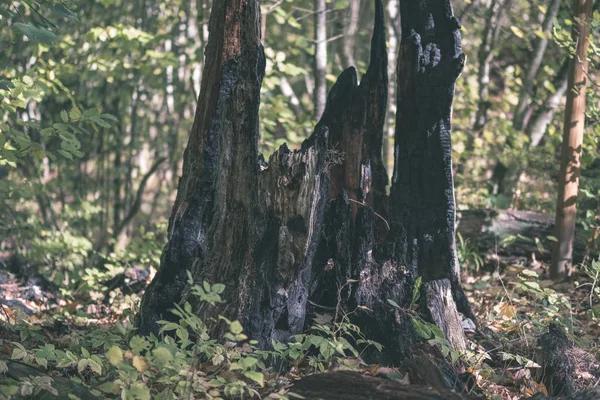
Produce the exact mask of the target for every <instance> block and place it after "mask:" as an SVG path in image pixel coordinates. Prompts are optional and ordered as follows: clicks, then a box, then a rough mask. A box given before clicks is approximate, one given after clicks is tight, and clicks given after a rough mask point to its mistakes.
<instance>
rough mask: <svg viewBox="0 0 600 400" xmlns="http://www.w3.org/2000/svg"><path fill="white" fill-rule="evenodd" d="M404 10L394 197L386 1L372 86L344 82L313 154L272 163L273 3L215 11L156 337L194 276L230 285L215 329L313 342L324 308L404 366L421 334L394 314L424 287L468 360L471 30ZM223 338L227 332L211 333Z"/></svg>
mask: <svg viewBox="0 0 600 400" xmlns="http://www.w3.org/2000/svg"><path fill="white" fill-rule="evenodd" d="M400 4H401V12H402V29H403V39H402V43H401V50H400V56H399V59H398V73H399V77H398V80H399V87H398V114H397V121H398V122H397V124H396V126H397V128H396V138H395V140H396V144H395V146H396V155H395V168H394V179H393V183H392V187H391V196H390V197H388V196H387V194H386V186H387V184H388V178H387V173H386V170H385V167H384V165H383V161H382V141H383V125H384V119H385V114H386V102H387V89H388V74H387V52H386V47H385V27H384V21H383V18H384V11H383V5H382V1H381V0H375V5H376V15H375V27H374V32H373V39H372V43H371V46H372V47H371V60H370V65H369V68H368V70H367V72H366V73H365V75H364V76H363V78H362V81H361V82H360V84H359V83H358V82H357V73H356V70H355V69H354V67H350V68H348V69H347V70H345V71H344V72H343V73H342V74H341V76H340V77H339V79H338V81H337V82H336V84H335V85H334V86H333V88H332V89H331V92H330V93H329V97H328V99H327V104H326V107H325V110H324V112H323V116H322V118H321V120H320V121H319V123H318V124H317V126H316V128H315V131H314V133H313V134H312V135H311V136H310V137H309V138H308V139H307V140H306V141H305V142H304V143H303V145H302V148H301V149H300V150H299V151H294V152H292V151H290V150H289V149H288V148H287V147H286V146H285V145H283V146H282V147H281V148H280V149H279V150H277V151H276V152H275V153H274V154H273V155H272V156H271V157H270V158H269V161H268V164H266V163H265V162H264V161H262V157H261V156H258V148H257V142H258V123H257V122H258V117H257V115H258V106H259V90H260V84H261V80H262V76H263V71H264V63H265V61H264V56H263V50H262V46H261V44H260V37H259V35H260V26H259V25H260V13H259V5H258V1H257V0H228V1H222V2H221V1H219V2H214V4H213V11H212V14H211V19H210V32H211V36H210V39H209V43H208V46H207V49H206V63H205V66H206V67H205V71H204V74H203V82H202V89H201V94H200V98H199V102H198V109H197V112H196V120H195V122H194V126H193V129H192V132H191V135H190V140H189V143H188V147H187V149H186V152H185V157H184V168H183V176H182V178H181V181H180V184H179V191H178V195H177V200H176V203H175V207H174V209H173V213H172V216H171V219H170V223H169V241H168V244H167V246H166V247H165V249H164V251H163V255H162V259H161V267H160V269H159V271H158V273H157V275H156V277H155V278H154V280H153V282H152V283H151V285H150V286H149V287H148V290H147V292H146V294H145V295H144V298H143V300H142V306H141V311H140V314H139V328H140V332H141V333H142V334H147V333H150V332H156V331H157V330H158V328H159V326H158V324H157V321H158V320H160V319H172V318H173V316H172V315H170V313H169V309H171V308H172V307H173V304H174V303H182V302H185V301H187V300H189V301H193V299H191V298H190V296H189V293H190V287H189V284H188V283H187V277H186V270H189V271H190V272H191V273H192V275H193V277H194V279H195V281H196V282H202V281H204V280H206V281H208V282H211V283H224V284H226V285H227V289H226V291H225V293H224V300H225V302H224V303H222V304H219V305H217V306H216V307H212V306H206V305H202V304H200V305H196V306H197V309H198V312H199V313H200V315H202V317H203V318H205V319H206V318H210V317H216V316H217V315H224V316H226V317H228V318H230V319H238V320H239V321H240V322H241V323H242V324H243V326H244V327H245V332H246V333H247V334H248V336H250V337H251V338H253V339H255V340H257V341H258V342H259V344H260V346H263V347H268V346H270V344H271V341H272V339H276V340H285V339H287V338H288V337H289V336H291V335H294V334H297V333H299V332H301V331H302V330H303V329H304V328H305V325H306V324H308V323H310V321H308V320H307V313H308V312H309V311H310V310H309V308H310V307H311V304H319V305H321V306H335V305H337V304H338V303H339V302H341V304H340V305H341V307H342V308H343V309H345V310H348V311H353V310H356V311H357V312H356V313H355V315H356V322H357V323H359V324H360V325H361V327H362V328H363V329H364V330H365V331H367V334H368V335H370V336H371V337H373V338H374V339H375V340H378V341H380V342H382V343H383V344H384V345H385V346H386V347H387V349H386V352H385V354H386V356H387V357H389V359H390V360H394V361H398V359H399V358H401V357H406V356H408V355H409V354H410V353H411V351H412V348H413V343H414V341H415V339H416V337H417V335H416V334H415V332H414V329H413V325H412V323H411V320H410V317H409V316H408V314H407V313H406V312H405V311H403V310H402V309H396V308H393V307H392V306H391V305H390V303H389V302H388V300H393V301H394V302H395V303H397V304H399V305H400V306H401V307H405V306H408V305H409V304H410V302H411V299H412V294H413V290H414V283H415V281H416V279H417V277H419V276H421V277H422V278H423V285H424V287H423V289H422V290H421V293H423V294H424V295H423V296H422V297H423V300H422V304H421V311H423V314H424V315H425V316H426V317H427V318H429V319H430V320H432V321H433V322H435V323H436V324H437V325H438V326H439V327H440V328H441V329H442V331H443V332H444V333H445V335H446V337H447V338H448V339H449V340H450V341H451V343H452V344H453V345H454V346H455V347H457V348H463V347H464V346H465V341H464V335H463V331H462V326H461V320H460V316H459V313H458V311H457V307H456V303H455V300H454V299H456V300H457V301H458V306H459V307H458V309H459V310H460V311H461V312H463V313H464V314H466V315H468V316H470V317H472V313H471V311H470V308H469V304H468V303H467V301H466V298H465V296H464V294H463V292H462V289H461V286H460V282H459V280H458V265H457V263H456V252H455V238H454V219H455V207H454V187H453V181H452V166H451V148H450V114H451V105H452V99H453V95H454V82H455V80H456V78H457V77H458V75H459V73H460V71H461V69H462V66H463V62H464V55H463V54H462V52H461V45H460V33H459V23H458V21H457V20H456V18H454V16H453V14H452V8H451V5H450V2H449V0H418V1H417V0H402V1H401V2H400ZM352 282H354V283H352ZM342 287H343V290H342V289H341V288H342ZM309 299H311V300H312V301H311V302H310V303H309ZM357 306H364V307H365V308H360V309H357ZM319 311H321V310H319ZM223 329H225V326H224V325H216V326H213V328H212V333H213V334H216V335H218V334H220V333H222V332H223Z"/></svg>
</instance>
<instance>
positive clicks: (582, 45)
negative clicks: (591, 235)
mask: <svg viewBox="0 0 600 400" xmlns="http://www.w3.org/2000/svg"><path fill="white" fill-rule="evenodd" d="M592 3H593V2H592V1H591V0H578V1H576V2H575V3H574V9H575V12H576V15H577V21H578V22H577V25H574V26H573V40H574V41H575V42H576V43H577V47H576V50H575V55H574V56H573V57H572V58H571V61H570V63H569V64H570V65H569V84H568V89H569V90H568V91H567V105H566V109H565V110H566V111H565V126H564V133H563V145H562V152H561V163H560V175H559V177H560V181H559V186H558V201H557V203H556V235H557V237H558V242H557V243H556V246H555V248H554V253H553V255H552V265H551V268H550V273H551V276H552V278H554V279H558V278H562V277H564V276H570V275H571V273H572V272H573V271H572V265H573V242H574V239H575V218H576V215H577V195H578V192H579V175H580V169H581V153H582V148H581V147H582V145H583V133H584V129H585V103H586V89H587V86H588V80H589V74H588V69H589V61H588V47H589V45H590V39H589V35H590V28H589V24H590V22H589V18H590V17H591V15H592Z"/></svg>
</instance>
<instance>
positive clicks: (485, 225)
mask: <svg viewBox="0 0 600 400" xmlns="http://www.w3.org/2000/svg"><path fill="white" fill-rule="evenodd" d="M456 229H457V232H458V233H460V234H461V235H462V237H463V238H464V239H468V240H469V242H470V243H471V245H473V246H475V247H476V248H477V249H478V250H479V251H481V252H486V253H488V254H496V253H497V254H498V255H499V256H508V255H510V256H522V257H528V258H529V257H531V255H532V254H535V257H536V259H537V260H540V261H549V260H550V258H551V253H552V246H553V245H554V238H553V237H554V236H555V235H556V233H555V228H554V216H552V215H544V214H537V213H534V212H531V211H517V210H493V209H484V210H467V211H459V212H457V227H456ZM587 237H588V232H586V231H585V230H583V227H581V226H580V227H579V229H577V230H576V234H575V246H574V250H573V259H574V262H575V263H578V262H581V261H582V260H583V259H584V257H585V256H588V255H589V256H591V257H597V256H598V249H593V248H592V249H591V251H589V254H587V253H586V252H588V249H587V246H586V241H587Z"/></svg>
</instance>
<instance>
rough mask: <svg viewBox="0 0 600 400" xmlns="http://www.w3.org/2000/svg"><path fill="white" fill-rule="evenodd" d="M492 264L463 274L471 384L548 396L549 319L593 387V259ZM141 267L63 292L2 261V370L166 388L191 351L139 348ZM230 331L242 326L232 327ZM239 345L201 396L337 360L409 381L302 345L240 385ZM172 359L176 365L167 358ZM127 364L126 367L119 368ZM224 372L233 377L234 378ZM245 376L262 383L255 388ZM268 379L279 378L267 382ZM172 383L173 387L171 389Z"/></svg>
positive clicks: (596, 343)
mask: <svg viewBox="0 0 600 400" xmlns="http://www.w3.org/2000/svg"><path fill="white" fill-rule="evenodd" d="M488 261H489V260H488ZM523 261H526V260H523ZM497 262H498V266H499V270H500V272H498V271H496V272H470V273H468V274H466V275H465V276H464V277H463V285H464V288H465V290H466V292H467V295H468V297H469V299H470V302H471V305H472V307H473V309H474V312H475V314H476V316H477V318H478V325H479V327H480V329H479V331H478V332H477V333H476V334H470V335H469V339H470V342H469V347H470V351H469V352H468V353H467V354H464V355H462V356H461V359H460V361H459V362H458V363H459V364H460V365H461V369H462V371H463V372H467V373H470V374H472V375H473V376H474V377H475V382H476V387H477V391H478V392H480V393H481V392H483V393H484V394H485V395H486V396H487V397H488V398H491V399H511V400H512V399H520V398H522V397H525V398H526V397H530V396H532V395H533V394H534V393H537V392H542V393H546V394H547V391H548V390H547V388H546V387H545V386H544V384H543V383H541V382H542V379H541V375H542V372H541V371H540V365H539V364H538V363H537V360H539V354H537V353H538V352H539V351H540V350H539V347H538V338H539V336H540V335H541V334H543V333H544V332H546V331H547V330H548V326H549V324H550V323H551V322H555V323H557V324H558V325H559V326H561V327H562V328H563V329H565V331H566V332H567V335H568V337H569V338H570V340H572V342H573V344H574V348H575V349H577V352H574V353H572V354H573V355H572V357H573V358H576V360H573V363H574V365H575V366H576V371H575V372H574V373H575V375H576V382H577V385H578V387H577V389H583V388H584V387H592V386H597V385H598V383H599V381H600V376H599V375H598V373H599V372H600V367H599V365H598V364H599V360H600V340H599V339H598V338H599V337H600V305H599V304H598V302H599V301H598V300H599V299H598V297H597V295H595V292H596V290H595V289H596V287H597V286H596V285H597V284H598V283H599V282H598V275H597V270H598V269H600V265H597V264H598V263H590V265H594V266H595V268H596V269H595V270H594V269H592V268H591V267H590V268H588V270H587V273H584V272H581V273H580V274H578V275H577V276H576V277H575V278H574V279H572V280H571V281H570V282H563V283H555V282H552V281H551V280H549V279H547V275H546V272H547V265H545V264H544V263H540V262H535V263H532V262H531V261H529V262H521V263H520V262H518V261H517V262H514V260H513V262H510V263H508V264H504V261H503V260H497ZM526 264H527V265H526ZM0 265H1V264H0ZM142 271H143V270H141V269H138V268H132V269H130V270H128V271H125V272H124V273H123V274H122V275H119V276H117V277H116V278H115V279H113V280H111V282H109V283H108V284H107V285H105V286H104V287H103V290H98V291H94V290H89V289H85V290H84V287H83V286H82V288H81V290H74V291H72V292H69V293H67V292H65V291H64V290H62V291H61V290H60V289H59V288H57V287H56V286H54V285H52V284H51V283H49V282H48V281H47V280H46V279H45V278H44V277H41V276H34V277H29V278H27V279H24V278H17V277H15V275H13V274H11V273H9V272H8V271H6V269H2V268H0V303H1V304H2V307H1V309H0V375H1V374H2V373H3V372H5V370H6V369H7V362H8V361H7V360H9V359H13V360H20V361H24V362H26V363H28V364H30V365H33V366H35V367H36V368H40V369H42V370H44V371H45V373H47V374H48V375H49V376H59V375H60V376H67V377H71V378H73V379H74V380H75V381H76V382H78V383H79V384H85V385H87V386H88V387H92V392H91V393H94V394H95V395H103V396H106V395H107V393H109V394H110V393H112V394H113V395H114V394H118V393H119V391H121V392H125V391H128V393H129V395H130V398H140V399H149V398H150V397H148V396H150V393H157V392H160V391H161V390H166V389H164V388H166V387H168V384H167V383H166V381H165V379H164V378H165V377H163V378H161V379H162V380H161V379H154V380H153V378H156V377H155V375H154V374H155V373H157V372H158V371H159V370H160V367H161V366H162V367H163V369H164V368H166V369H168V368H173V370H174V371H175V372H173V374H172V375H170V376H169V375H167V377H168V378H169V379H171V380H173V379H175V378H179V375H185V373H184V372H183V371H182V368H183V367H182V365H184V364H185V363H186V362H187V363H190V360H191V359H192V358H193V356H194V355H193V354H191V353H185V352H182V351H179V352H178V350H177V348H176V346H175V342H173V341H171V342H169V340H166V345H169V346H171V347H170V348H171V350H172V351H171V353H172V354H173V355H174V356H171V355H169V356H168V357H166V356H164V355H162V356H161V355H159V354H158V353H159V352H157V351H156V349H155V350H153V352H152V355H151V356H150V355H147V356H145V357H144V354H145V353H144V350H147V349H149V348H150V347H151V346H152V344H150V343H148V342H147V341H143V340H141V339H139V337H136V336H133V334H134V330H133V323H132V320H133V315H134V312H135V310H136V309H137V305H138V304H139V300H140V298H141V294H142V293H143V288H144V286H145V284H147V283H148V282H149V281H150V279H151V274H148V273H147V272H146V273H144V272H142ZM594 271H596V275H593V274H594ZM111 289H112V290H111ZM180 311H181V312H183V310H180ZM184 314H185V313H184ZM191 325H193V323H192V321H191V320H189V319H188V323H187V325H186V324H183V323H182V325H177V326H173V327H170V328H169V329H173V330H176V331H177V337H178V338H179V339H181V340H180V342H181V344H180V347H179V350H181V349H183V348H186V345H185V342H186V340H187V339H188V338H189V334H188V333H183V332H182V331H180V329H181V328H182V326H183V328H189V327H190V326H191ZM165 328H166V330H168V329H167V327H165ZM231 331H232V333H234V334H235V335H238V334H241V331H238V329H237V328H234V325H232V329H231ZM325 336H326V335H325ZM310 340H311V341H313V342H314V340H315V339H314V337H311V339H310ZM190 343H191V342H190ZM315 343H316V342H315ZM163 345H164V344H163ZM166 345H165V346H166ZM174 346H175V347H174ZM238 346H241V347H240V348H241V350H240V351H239V352H238V353H236V355H233V356H232V353H231V352H230V350H229V349H227V348H226V347H218V346H217V345H215V346H214V347H212V348H211V349H212V350H210V351H211V353H210V354H211V355H212V363H213V364H214V366H213V367H207V368H206V369H204V370H203V371H202V372H201V374H200V375H199V376H200V377H199V378H198V379H197V381H195V383H196V384H197V385H198V388H197V390H198V391H199V392H202V391H207V393H205V395H206V396H207V397H208V398H219V395H220V393H222V392H223V391H224V390H225V391H226V389H223V388H224V387H228V388H229V389H227V390H230V394H232V393H233V394H235V393H236V392H235V390H241V391H246V392H248V393H253V391H255V390H256V392H254V393H260V395H261V396H264V395H266V394H268V391H269V390H270V391H276V392H277V393H279V394H275V395H272V396H271V398H286V396H287V395H286V390H285V383H286V382H288V383H289V382H293V381H294V380H295V379H297V378H298V377H299V376H301V375H302V374H303V373H306V372H311V371H319V370H324V369H339V368H340V367H344V368H349V367H351V368H358V369H361V370H363V371H364V372H365V373H368V374H372V375H382V374H383V375H388V376H389V377H392V378H393V379H398V380H400V381H403V382H405V383H409V379H408V377H407V376H402V373H401V370H396V369H392V368H388V367H386V366H379V365H364V364H363V363H362V362H355V363H353V362H352V360H356V359H358V360H360V357H354V356H353V355H352V354H351V353H348V357H347V359H345V360H342V359H340V358H335V359H334V358H333V357H330V358H329V359H326V360H323V359H321V360H320V361H318V360H317V361H318V362H317V361H315V360H316V359H313V358H311V357H310V356H308V355H306V354H308V353H305V356H306V357H307V359H308V362H307V365H305V368H304V369H302V368H300V364H296V365H297V368H295V369H294V368H292V369H289V370H287V371H286V372H285V374H280V373H272V374H271V375H269V374H268V373H265V375H264V376H263V375H262V374H260V376H257V375H252V373H253V372H255V371H256V370H255V368H254V367H252V368H250V367H248V369H244V368H242V367H240V368H239V369H240V370H241V372H243V374H244V377H243V378H244V379H245V380H246V382H247V383H239V382H241V381H239V382H238V381H236V380H235V379H233V377H231V376H228V375H227V373H226V372H223V368H222V367H219V368H217V367H216V366H218V365H220V363H222V362H223V360H225V361H226V360H227V359H228V358H229V361H230V363H229V364H228V365H229V366H231V365H233V363H235V362H237V363H241V364H243V360H244V359H248V358H249V357H248V352H252V350H248V349H245V348H244V346H246V345H244V344H239V345H238ZM156 348H158V347H156ZM115 349H117V350H115ZM120 349H124V350H120ZM173 349H174V350H173ZM288 350H289V349H288ZM181 353H183V355H181ZM240 354H241V355H240ZM286 354H288V355H289V354H290V353H286ZM3 360H4V361H3ZM236 360H237V361H236ZM177 361H178V362H179V363H180V364H177V365H172V363H174V362H177ZM323 361H325V362H323ZM127 363H128V365H129V366H128V367H125V366H124V364H127ZM208 364H210V363H208ZM259 365H260V363H259ZM132 367H133V368H132ZM167 367H168V368H167ZM231 369H235V368H231ZM153 371H154V372H153ZM217 373H218V374H219V375H218V377H217V378H215V376H216V375H215V374H217ZM230 373H232V372H230ZM136 374H137V375H136ZM174 377H175V378H174ZM211 377H212V379H209V378H211ZM117 378H118V379H117ZM247 378H249V379H247ZM228 379H231V381H232V382H233V381H235V382H238V383H236V384H235V385H233V386H231V385H230V382H229V381H228ZM219 380H220V381H219ZM251 381H254V382H258V383H260V384H261V385H256V384H255V385H254V386H253V382H251ZM275 381H276V382H277V383H273V382H275ZM282 382H283V384H282ZM13 383H14V385H13V386H12V389H11V388H10V387H9V386H4V389H2V388H3V386H2V384H6V383H3V382H0V399H4V398H6V399H9V398H11V397H10V393H13V394H14V393H15V390H19V391H21V392H23V391H25V392H27V393H32V394H35V393H37V392H40V391H42V392H43V391H44V390H46V391H52V390H54V389H52V388H48V384H47V382H44V381H40V380H32V379H30V380H27V378H24V379H21V381H20V382H13ZM27 385H29V386H27ZM175 386H176V385H175ZM7 387H8V389H6V388H7ZM173 387H174V386H173ZM232 387H237V389H235V388H234V389H232ZM281 387H283V388H284V389H280V388H281ZM15 388H17V389H15ZM207 388H208V389H207ZM3 390H5V393H4V392H3ZM231 390H234V391H233V392H231ZM173 391H174V393H177V389H176V388H175V389H173ZM210 396H212V397H210ZM278 396H279V397H278ZM90 398H92V397H90ZM96 398H97V397H96ZM104 398H106V397H104ZM111 398H112V397H111ZM174 398H176V397H174ZM200 398H202V397H200Z"/></svg>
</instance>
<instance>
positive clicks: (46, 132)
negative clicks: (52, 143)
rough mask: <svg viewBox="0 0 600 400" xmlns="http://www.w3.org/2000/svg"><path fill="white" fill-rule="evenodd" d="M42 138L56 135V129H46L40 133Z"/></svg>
mask: <svg viewBox="0 0 600 400" xmlns="http://www.w3.org/2000/svg"><path fill="white" fill-rule="evenodd" d="M40 133H41V134H42V136H50V135H52V134H53V133H54V128H44V129H42V130H41V131H40Z"/></svg>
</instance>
